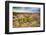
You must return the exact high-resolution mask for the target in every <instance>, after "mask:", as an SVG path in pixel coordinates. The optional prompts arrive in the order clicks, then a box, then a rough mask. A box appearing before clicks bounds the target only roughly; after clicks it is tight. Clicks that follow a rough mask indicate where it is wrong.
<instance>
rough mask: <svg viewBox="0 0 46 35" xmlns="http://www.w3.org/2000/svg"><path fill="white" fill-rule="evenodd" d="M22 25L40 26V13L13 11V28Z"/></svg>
mask: <svg viewBox="0 0 46 35" xmlns="http://www.w3.org/2000/svg"><path fill="white" fill-rule="evenodd" d="M23 19H24V20H23ZM20 27H22V28H23V27H40V13H15V12H13V28H20Z"/></svg>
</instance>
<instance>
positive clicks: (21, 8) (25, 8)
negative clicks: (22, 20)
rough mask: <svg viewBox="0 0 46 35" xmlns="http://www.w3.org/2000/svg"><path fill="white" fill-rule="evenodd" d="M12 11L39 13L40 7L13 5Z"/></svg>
mask: <svg viewBox="0 0 46 35" xmlns="http://www.w3.org/2000/svg"><path fill="white" fill-rule="evenodd" d="M13 11H16V12H18V11H19V12H22V11H24V12H31V13H40V8H37V7H13Z"/></svg>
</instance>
